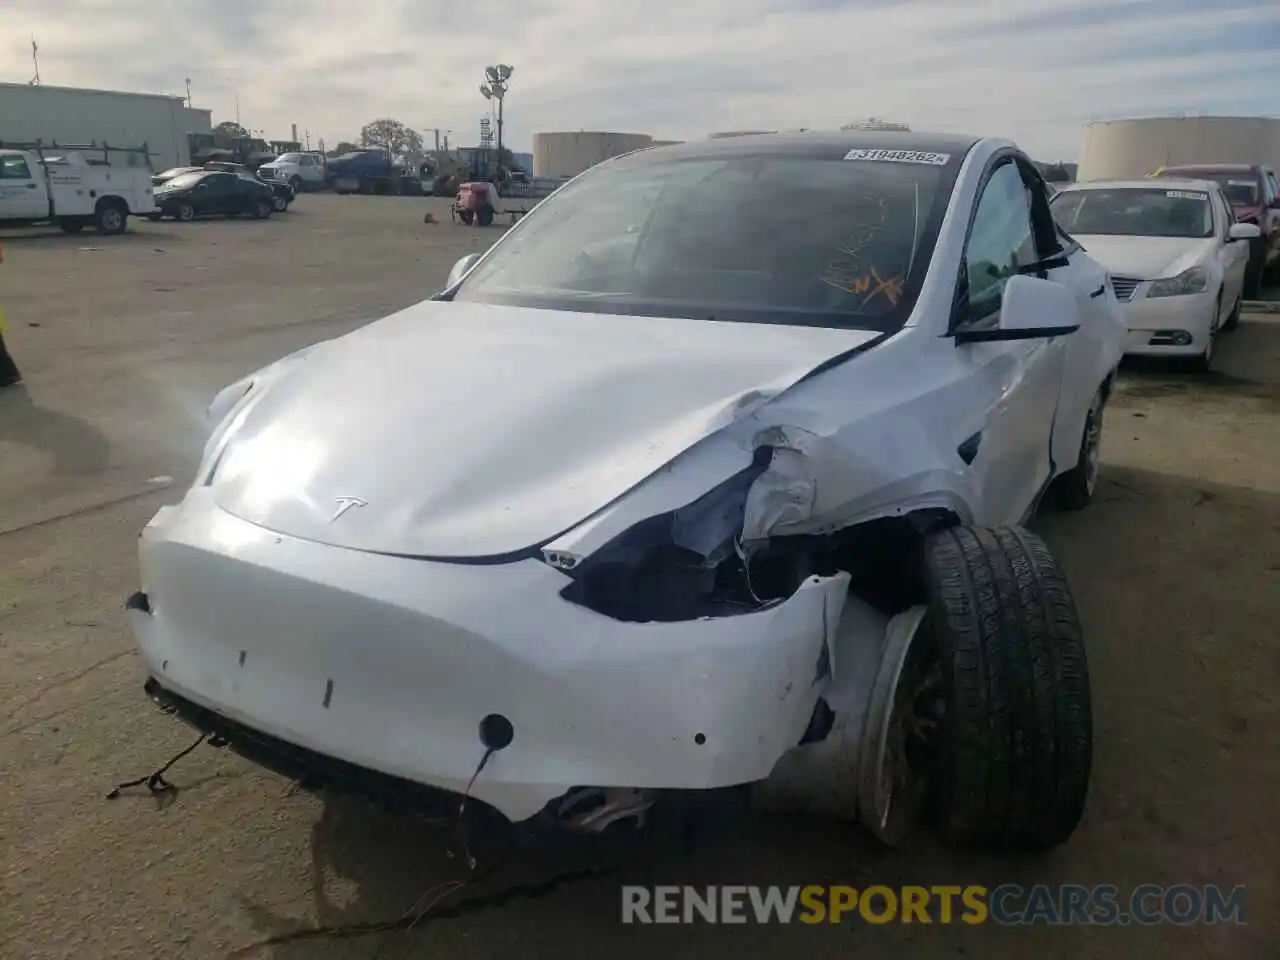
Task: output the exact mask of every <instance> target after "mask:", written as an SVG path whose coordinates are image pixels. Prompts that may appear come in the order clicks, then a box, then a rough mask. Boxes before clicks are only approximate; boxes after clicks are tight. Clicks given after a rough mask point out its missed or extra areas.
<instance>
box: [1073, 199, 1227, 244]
mask: <svg viewBox="0 0 1280 960" xmlns="http://www.w3.org/2000/svg"><path fill="white" fill-rule="evenodd" d="M1051 205H1052V207H1053V216H1054V219H1056V220H1057V221H1058V223H1059V224H1060V225H1061V226H1062V229H1063V230H1065V231H1067V233H1070V234H1074V235H1076V236H1080V235H1085V234H1095V235H1096V234H1104V235H1111V236H1119V237H1188V238H1190V237H1195V238H1197V239H1200V238H1204V237H1211V236H1213V208H1212V207H1210V206H1209V194H1207V193H1205V192H1203V191H1195V190H1166V189H1155V188H1146V187H1118V188H1115V189H1098V190H1066V191H1063V192H1062V193H1059V194H1058V195H1057V196H1055V197H1054V198H1053V200H1052V201H1051Z"/></svg>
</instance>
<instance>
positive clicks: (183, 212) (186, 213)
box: [178, 204, 196, 220]
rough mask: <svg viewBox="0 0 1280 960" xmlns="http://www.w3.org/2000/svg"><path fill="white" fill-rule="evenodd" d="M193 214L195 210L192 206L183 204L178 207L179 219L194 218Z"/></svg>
mask: <svg viewBox="0 0 1280 960" xmlns="http://www.w3.org/2000/svg"><path fill="white" fill-rule="evenodd" d="M195 215H196V211H195V208H194V207H191V206H187V205H185V204H184V205H183V206H181V207H179V208H178V219H179V220H193V219H195Z"/></svg>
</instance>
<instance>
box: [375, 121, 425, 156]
mask: <svg viewBox="0 0 1280 960" xmlns="http://www.w3.org/2000/svg"><path fill="white" fill-rule="evenodd" d="M360 145H361V146H362V147H378V148H379V149H382V150H385V151H387V153H388V154H389V155H390V156H391V158H392V159H393V160H402V159H404V158H406V157H420V156H422V134H420V133H418V131H417V130H413V129H411V128H409V127H406V126H405V125H404V124H403V123H401V122H400V121H399V120H393V119H391V118H390V117H383V118H382V119H380V120H374V121H372V122H370V123H366V124H365V125H364V126H363V127H361V128H360Z"/></svg>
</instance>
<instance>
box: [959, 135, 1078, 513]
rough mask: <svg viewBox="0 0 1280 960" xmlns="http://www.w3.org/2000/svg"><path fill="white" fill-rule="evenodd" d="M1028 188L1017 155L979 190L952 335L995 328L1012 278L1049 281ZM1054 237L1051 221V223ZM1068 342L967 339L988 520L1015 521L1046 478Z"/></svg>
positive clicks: (1000, 163) (977, 464)
mask: <svg viewBox="0 0 1280 960" xmlns="http://www.w3.org/2000/svg"><path fill="white" fill-rule="evenodd" d="M1032 190H1033V188H1032V187H1029V186H1028V185H1027V182H1024V175H1023V173H1022V171H1021V170H1020V169H1019V162H1018V160H1017V159H1015V157H1014V156H1013V155H1005V156H1003V157H1001V158H999V159H998V160H996V161H995V166H994V168H993V169H992V171H991V173H990V174H989V176H988V178H987V180H986V182H985V183H984V185H983V186H982V188H981V190H980V193H979V196H978V201H977V206H976V209H975V212H974V216H973V221H972V223H971V224H970V227H969V236H968V239H967V240H966V243H965V255H964V259H963V260H962V262H961V271H962V273H961V277H960V281H959V283H960V288H959V291H958V295H957V304H956V315H955V318H956V319H955V321H954V322H953V330H961V329H986V328H988V327H992V328H994V327H997V326H999V323H1000V313H1001V310H1002V309H1003V305H1002V302H1001V301H1002V297H1003V294H1004V288H1005V284H1006V283H1007V282H1008V280H1009V278H1010V277H1011V276H1014V275H1016V274H1018V273H1030V274H1033V275H1037V276H1041V277H1046V274H1045V272H1044V271H1043V270H1040V269H1038V268H1037V264H1038V263H1039V262H1040V261H1041V260H1042V259H1043V257H1044V256H1046V255H1047V254H1049V253H1051V252H1053V251H1050V250H1043V251H1042V250H1041V249H1039V248H1040V246H1042V245H1045V244H1043V243H1037V231H1036V230H1035V228H1034V222H1033V216H1032V206H1033V193H1032ZM1049 235H1050V236H1052V225H1051V224H1050V227H1049ZM1065 341H1066V338H1064V337H1054V338H1043V339H1033V340H1013V341H1003V342H1002V341H995V342H989V343H964V344H960V345H958V346H957V347H956V349H957V350H958V351H960V353H961V362H962V363H964V364H966V365H967V366H968V367H969V371H968V373H969V377H970V379H971V381H972V382H973V383H974V385H975V402H977V403H980V404H982V405H983V406H984V411H983V412H984V418H983V429H982V432H981V435H980V441H979V443H978V451H977V454H976V456H975V458H974V461H973V463H972V464H971V465H970V466H971V467H972V469H973V470H974V472H975V474H976V476H977V480H978V487H979V489H980V490H981V491H982V493H981V497H980V501H979V502H980V504H981V508H980V509H981V514H980V516H979V517H977V518H975V519H977V520H978V522H980V523H984V524H1009V523H1021V522H1022V521H1024V520H1025V519H1026V518H1027V516H1028V515H1029V514H1030V513H1031V511H1032V510H1033V509H1034V507H1035V504H1036V502H1037V500H1038V499H1039V496H1040V494H1041V492H1042V491H1043V490H1044V488H1045V487H1046V486H1047V484H1048V482H1049V480H1050V478H1051V475H1052V470H1053V466H1052V461H1051V458H1050V438H1051V436H1052V430H1053V421H1054V416H1055V413H1056V410H1057V406H1058V392H1059V389H1060V387H1061V383H1062V374H1063V369H1064V364H1065V355H1066V354H1065V346H1066V344H1065Z"/></svg>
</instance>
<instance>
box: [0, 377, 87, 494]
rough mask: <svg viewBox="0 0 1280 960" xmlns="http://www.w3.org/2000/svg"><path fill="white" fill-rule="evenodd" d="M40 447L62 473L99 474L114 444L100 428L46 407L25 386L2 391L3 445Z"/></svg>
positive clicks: (0, 420) (0, 428)
mask: <svg viewBox="0 0 1280 960" xmlns="http://www.w3.org/2000/svg"><path fill="white" fill-rule="evenodd" d="M2 443H12V444H15V445H17V446H22V447H29V448H31V449H33V450H40V451H42V452H44V453H46V454H48V455H49V456H51V457H52V458H53V470H54V473H55V474H57V475H60V476H96V475H98V474H100V473H102V472H104V471H105V470H106V469H107V466H108V464H109V462H110V458H111V444H110V442H109V441H108V440H107V438H106V437H105V436H104V435H103V433H102V431H100V430H99V429H98V428H97V427H94V426H93V425H92V424H89V423H86V422H85V421H84V420H81V419H80V418H78V417H73V416H71V415H70V414H66V413H62V412H61V411H59V410H51V409H50V408H48V407H42V406H40V405H39V404H37V403H36V402H35V400H34V399H33V398H32V397H31V395H30V394H29V393H28V392H27V389H26V387H25V386H19V387H6V388H5V389H4V390H0V444H2Z"/></svg>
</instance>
